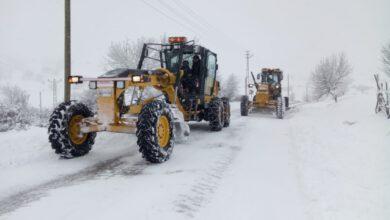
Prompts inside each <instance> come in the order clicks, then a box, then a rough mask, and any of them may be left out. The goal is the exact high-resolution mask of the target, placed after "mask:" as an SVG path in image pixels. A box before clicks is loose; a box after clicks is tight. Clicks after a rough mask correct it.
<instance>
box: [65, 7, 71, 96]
mask: <svg viewBox="0 0 390 220" xmlns="http://www.w3.org/2000/svg"><path fill="white" fill-rule="evenodd" d="M70 36H71V35H70V0H65V54H64V55H65V70H64V73H65V74H64V101H69V100H70V84H69V82H68V77H69V76H70V72H71V60H70V59H71V50H70V49H71V44H70Z"/></svg>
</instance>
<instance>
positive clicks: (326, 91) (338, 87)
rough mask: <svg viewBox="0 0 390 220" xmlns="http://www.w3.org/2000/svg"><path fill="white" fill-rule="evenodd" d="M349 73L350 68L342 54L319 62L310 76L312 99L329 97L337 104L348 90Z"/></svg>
mask: <svg viewBox="0 0 390 220" xmlns="http://www.w3.org/2000/svg"><path fill="white" fill-rule="evenodd" d="M351 72H352V67H351V66H350V64H349V63H348V60H347V58H346V56H345V54H344V53H341V54H339V55H332V56H330V57H326V58H324V59H323V60H321V62H320V63H319V64H318V65H317V67H316V69H315V70H314V72H313V73H312V76H311V83H312V86H313V96H314V99H317V100H318V99H320V98H321V97H323V96H326V95H331V96H332V98H333V99H334V101H335V102H337V99H338V97H340V96H342V95H344V94H345V92H346V91H347V90H348V86H349V83H350V74H351Z"/></svg>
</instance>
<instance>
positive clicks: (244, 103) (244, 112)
mask: <svg viewBox="0 0 390 220" xmlns="http://www.w3.org/2000/svg"><path fill="white" fill-rule="evenodd" d="M240 110H241V116H248V112H249V97H248V96H247V95H243V96H242V97H241V105H240Z"/></svg>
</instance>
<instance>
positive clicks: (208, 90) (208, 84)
mask: <svg viewBox="0 0 390 220" xmlns="http://www.w3.org/2000/svg"><path fill="white" fill-rule="evenodd" d="M206 68H207V75H206V80H205V89H204V94H205V95H212V93H213V90H214V82H215V77H216V73H217V56H216V55H215V54H214V53H212V52H210V51H209V52H208V53H207V62H206Z"/></svg>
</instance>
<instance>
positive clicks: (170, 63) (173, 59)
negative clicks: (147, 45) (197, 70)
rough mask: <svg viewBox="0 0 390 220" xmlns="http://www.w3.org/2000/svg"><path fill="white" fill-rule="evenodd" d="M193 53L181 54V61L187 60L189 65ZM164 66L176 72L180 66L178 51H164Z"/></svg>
mask: <svg viewBox="0 0 390 220" xmlns="http://www.w3.org/2000/svg"><path fill="white" fill-rule="evenodd" d="M192 57H193V54H189V53H186V54H184V55H183V61H188V63H189V65H190V66H192ZM165 62H166V67H167V69H168V70H169V71H171V72H173V73H176V72H177V71H178V70H179V68H180V65H181V64H180V63H179V51H177V50H173V51H166V52H165Z"/></svg>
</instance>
